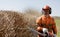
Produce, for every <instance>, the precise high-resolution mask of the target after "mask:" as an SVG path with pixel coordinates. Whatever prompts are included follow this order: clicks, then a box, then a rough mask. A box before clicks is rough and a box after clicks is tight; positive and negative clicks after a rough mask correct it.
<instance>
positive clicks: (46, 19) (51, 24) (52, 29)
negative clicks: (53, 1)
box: [36, 5, 57, 37]
mask: <svg viewBox="0 0 60 37" xmlns="http://www.w3.org/2000/svg"><path fill="white" fill-rule="evenodd" d="M42 13H43V15H42V16H41V17H39V18H37V20H36V23H37V25H38V27H37V31H38V32H40V33H43V32H44V30H45V29H47V30H48V32H49V33H51V34H50V35H51V36H52V37H53V34H54V37H56V35H57V28H56V24H55V21H54V18H52V17H51V16H50V14H51V7H49V6H48V5H46V6H44V7H43V8H42ZM38 37H43V36H41V35H38Z"/></svg>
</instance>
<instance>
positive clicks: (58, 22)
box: [55, 19, 60, 37]
mask: <svg viewBox="0 0 60 37" xmlns="http://www.w3.org/2000/svg"><path fill="white" fill-rule="evenodd" d="M55 21H56V26H57V31H58V32H57V37H60V19H56V20H55Z"/></svg>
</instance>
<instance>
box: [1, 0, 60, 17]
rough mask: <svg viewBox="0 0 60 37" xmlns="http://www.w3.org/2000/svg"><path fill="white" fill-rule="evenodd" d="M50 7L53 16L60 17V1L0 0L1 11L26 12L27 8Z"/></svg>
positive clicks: (39, 8) (39, 9)
mask: <svg viewBox="0 0 60 37" xmlns="http://www.w3.org/2000/svg"><path fill="white" fill-rule="evenodd" d="M45 5H49V6H50V7H51V8H52V14H51V15H52V16H60V0H0V10H15V11H24V10H25V9H27V8H33V9H37V10H38V11H41V9H42V8H43V7H44V6H45Z"/></svg>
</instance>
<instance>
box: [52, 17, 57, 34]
mask: <svg viewBox="0 0 60 37" xmlns="http://www.w3.org/2000/svg"><path fill="white" fill-rule="evenodd" d="M52 24H53V26H52V29H53V33H54V34H57V28H56V23H55V21H54V18H53V22H52Z"/></svg>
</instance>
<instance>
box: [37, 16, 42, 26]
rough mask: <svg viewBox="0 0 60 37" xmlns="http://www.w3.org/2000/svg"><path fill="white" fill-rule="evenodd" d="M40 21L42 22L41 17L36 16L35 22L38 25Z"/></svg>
mask: <svg viewBox="0 0 60 37" xmlns="http://www.w3.org/2000/svg"><path fill="white" fill-rule="evenodd" d="M41 23H42V19H41V17H38V18H37V20H36V24H37V25H38V26H41Z"/></svg>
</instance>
